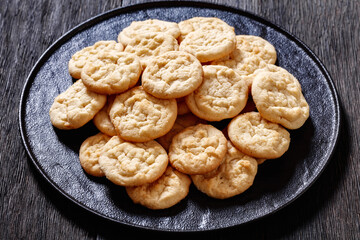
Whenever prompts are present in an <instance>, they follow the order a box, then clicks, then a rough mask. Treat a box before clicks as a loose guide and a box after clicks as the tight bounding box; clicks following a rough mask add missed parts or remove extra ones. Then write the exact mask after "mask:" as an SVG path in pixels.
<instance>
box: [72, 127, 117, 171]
mask: <svg viewBox="0 0 360 240" xmlns="http://www.w3.org/2000/svg"><path fill="white" fill-rule="evenodd" d="M109 140H110V137H109V136H107V135H106V134H103V133H98V134H96V135H94V136H91V137H88V138H87V139H85V141H84V142H83V143H82V144H81V147H80V151H79V159H80V164H81V166H82V168H83V169H84V171H85V172H86V173H88V174H90V175H92V176H95V177H103V176H105V174H104V172H103V171H102V170H101V168H100V165H99V157H100V154H101V152H102V150H103V147H104V146H105V144H106V143H107V142H108V141H109Z"/></svg>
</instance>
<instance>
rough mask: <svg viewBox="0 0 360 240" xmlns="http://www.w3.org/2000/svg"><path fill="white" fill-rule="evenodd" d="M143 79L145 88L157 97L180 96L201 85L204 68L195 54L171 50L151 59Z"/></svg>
mask: <svg viewBox="0 0 360 240" xmlns="http://www.w3.org/2000/svg"><path fill="white" fill-rule="evenodd" d="M141 79H142V86H143V88H144V90H145V91H146V92H148V93H150V94H151V95H153V96H155V97H157V98H163V99H170V98H180V97H184V96H186V95H188V94H190V93H191V92H193V91H194V90H195V89H197V88H198V87H199V86H200V84H201V83H202V80H203V70H202V66H201V63H200V62H199V60H197V59H196V58H195V57H194V56H193V55H191V54H189V53H186V52H181V51H170V52H166V53H164V54H161V55H160V56H157V57H154V58H153V59H152V60H150V61H149V62H148V64H147V67H146V69H145V70H144V73H143V75H142V78H141Z"/></svg>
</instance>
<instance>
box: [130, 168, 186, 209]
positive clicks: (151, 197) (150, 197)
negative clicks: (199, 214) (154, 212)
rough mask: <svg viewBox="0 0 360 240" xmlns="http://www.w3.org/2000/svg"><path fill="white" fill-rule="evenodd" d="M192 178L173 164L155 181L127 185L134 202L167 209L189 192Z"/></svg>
mask: <svg viewBox="0 0 360 240" xmlns="http://www.w3.org/2000/svg"><path fill="white" fill-rule="evenodd" d="M190 184H191V179H190V177H189V176H187V175H186V174H183V173H181V172H179V171H177V170H176V169H173V168H172V167H171V166H168V167H167V169H166V171H165V173H164V174H163V175H162V176H161V177H160V178H159V179H158V180H156V181H155V182H153V183H148V184H145V185H141V186H138V187H126V192H127V194H128V195H129V197H130V198H131V199H132V200H133V202H134V203H139V204H141V205H143V206H145V207H147V208H150V209H165V208H170V207H172V206H174V205H175V204H177V203H179V202H180V201H181V200H182V199H184V198H185V197H186V196H187V195H188V193H189V187H190Z"/></svg>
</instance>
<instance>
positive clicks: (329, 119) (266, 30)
mask: <svg viewBox="0 0 360 240" xmlns="http://www.w3.org/2000/svg"><path fill="white" fill-rule="evenodd" d="M194 16H206V17H210V16H214V17H218V18H221V19H223V20H224V21H226V22H227V23H228V24H230V25H231V26H234V27H235V30H236V33H237V34H250V35H258V36H261V37H263V38H265V39H267V40H268V41H269V42H271V43H272V44H273V45H274V46H275V48H276V50H277V54H278V61H277V63H276V64H277V65H279V66H281V67H283V68H285V69H287V70H288V71H289V72H290V73H292V74H293V75H294V76H295V77H297V78H298V80H299V82H300V83H301V85H302V88H303V93H304V96H305V98H306V99H307V101H308V103H309V105H310V118H309V119H308V120H307V122H306V123H305V125H304V126H302V127H301V128H300V129H298V130H295V131H291V132H290V133H291V144H290V149H289V151H288V152H287V153H286V154H285V155H284V156H283V157H281V158H280V159H277V160H271V161H270V160H269V161H268V162H265V163H264V164H263V165H260V166H259V170H258V174H257V176H256V179H255V183H254V185H253V186H252V187H251V188H250V189H248V190H247V191H246V192H245V193H243V194H241V195H238V196H236V197H233V198H230V199H226V200H216V199H212V198H209V197H207V196H206V195H205V194H202V193H200V192H199V191H197V190H196V189H195V187H194V186H191V189H190V193H189V195H188V197H187V198H186V199H185V200H183V201H182V202H180V203H179V204H177V205H175V206H174V207H172V208H169V209H165V210H160V211H153V210H148V209H146V208H144V207H142V206H139V205H134V204H133V203H132V201H131V200H130V199H129V198H128V197H127V195H126V192H125V190H124V188H122V187H118V186H115V185H114V184H112V183H110V182H109V181H107V180H106V179H104V178H94V177H90V176H88V175H86V174H85V173H84V172H83V170H82V168H81V166H80V163H79V161H78V150H79V148H80V145H81V143H82V142H83V140H85V139H86V138H87V137H89V136H90V135H93V134H95V133H96V132H97V130H96V129H95V127H94V126H93V125H92V123H89V124H87V125H85V126H84V127H83V128H81V129H78V130H71V131H61V130H57V129H55V128H53V127H52V125H51V123H50V119H49V114H48V111H49V109H50V106H51V104H52V102H53V100H54V98H55V97H56V96H57V95H58V94H60V93H61V92H63V91H65V90H66V89H67V88H68V87H69V86H70V85H71V84H72V82H73V80H72V78H71V77H70V75H69V74H68V66H67V64H68V61H69V59H70V58H71V56H72V55H73V54H74V53H75V52H76V51H78V50H80V49H82V48H84V47H86V46H89V45H92V44H94V43H95V42H96V41H99V40H116V39H117V35H118V33H119V32H120V31H121V30H122V29H123V28H125V27H126V26H128V25H129V24H130V23H131V22H132V21H134V20H145V19H148V18H158V19H163V20H168V21H175V22H179V21H182V20H185V19H188V18H191V17H194ZM19 115H20V116H19V117H20V118H19V121H20V131H21V134H22V139H23V142H24V146H25V148H26V150H27V152H28V154H29V156H30V158H31V160H32V162H33V163H34V165H35V166H36V168H37V169H38V170H39V172H40V173H41V174H42V175H43V176H44V178H45V179H46V180H47V181H49V182H50V183H51V184H52V185H53V186H54V187H55V188H56V189H57V190H58V191H60V192H61V193H62V194H63V195H64V196H66V197H67V198H69V199H70V200H71V201H73V202H75V203H76V204H78V205H79V206H81V207H83V208H85V209H87V210H88V211H91V212H93V213H95V214H97V215H99V216H102V217H104V218H107V219H110V220H112V221H115V222H118V223H121V224H126V225H130V226H135V227H140V228H146V229H154V230H162V231H205V230H214V229H221V228H227V227H232V226H236V225H240V224H243V223H247V222H250V221H253V220H256V219H259V218H262V217H264V216H267V215H269V214H271V213H273V212H275V211H277V210H279V209H281V208H283V207H284V206H286V205H288V204H289V203H291V202H292V201H293V200H295V199H296V198H297V197H299V196H300V195H301V194H302V193H303V192H304V191H305V190H306V189H308V188H309V186H310V185H311V184H312V183H313V182H314V181H315V180H316V179H317V177H318V176H319V175H320V174H321V172H322V171H323V169H324V167H325V166H326V164H327V162H328V161H329V159H330V157H331V155H332V152H333V150H334V147H335V145H336V142H337V138H338V133H339V127H340V113H339V103H338V99H337V94H336V91H335V88H334V84H333V82H332V80H331V78H330V76H329V74H328V73H327V71H326V69H325V68H324V66H323V65H322V64H321V62H320V61H319V60H318V58H317V57H316V56H315V55H314V54H313V53H312V51H311V50H309V49H308V48H307V47H306V46H305V45H304V44H303V43H301V42H300V41H299V40H298V39H296V38H295V37H294V36H292V35H291V34H289V33H287V32H286V31H284V30H283V29H281V28H279V27H278V26H276V25H274V24H272V23H269V22H268V21H266V20H264V19H262V18H259V17H257V16H254V15H252V14H250V13H247V12H244V11H241V10H236V9H232V8H228V7H223V6H217V5H211V4H207V3H190V2H164V3H149V4H141V5H136V6H130V7H126V8H121V9H115V10H112V11H110V12H107V13H104V14H102V15H100V16H97V17H94V18H92V19H90V20H88V21H86V22H84V23H83V24H81V25H79V26H78V27H76V28H74V29H73V30H71V31H69V32H68V33H66V34H65V35H64V36H63V37H61V38H60V39H59V40H58V41H56V42H55V43H54V44H53V45H52V46H51V47H50V48H49V49H48V50H47V51H46V52H45V53H44V54H43V55H42V57H41V58H40V59H39V61H38V62H37V63H36V65H35V66H34V68H33V69H32V71H31V73H30V75H29V77H28V79H27V81H26V84H25V86H24V89H23V93H22V98H21V102H20V112H19Z"/></svg>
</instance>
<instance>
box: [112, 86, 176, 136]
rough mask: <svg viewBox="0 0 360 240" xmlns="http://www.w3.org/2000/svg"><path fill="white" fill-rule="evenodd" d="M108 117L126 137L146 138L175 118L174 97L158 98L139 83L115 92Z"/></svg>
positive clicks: (166, 128)
mask: <svg viewBox="0 0 360 240" xmlns="http://www.w3.org/2000/svg"><path fill="white" fill-rule="evenodd" d="M109 114H110V120H111V122H112V123H113V124H114V127H115V129H116V131H117V133H118V134H119V136H120V137H121V138H123V139H125V140H127V141H133V142H146V141H149V140H153V139H156V138H158V137H161V136H163V135H165V134H166V133H167V132H168V131H170V129H171V128H172V126H173V125H174V122H175V120H176V116H177V105H176V100H175V99H159V98H155V97H153V96H152V95H150V94H148V93H147V92H145V91H144V90H143V88H142V87H141V86H139V87H134V88H132V89H130V90H128V91H126V92H125V93H122V94H120V95H118V96H117V97H116V98H115V100H114V103H113V105H112V107H111V109H110V113H109Z"/></svg>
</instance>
